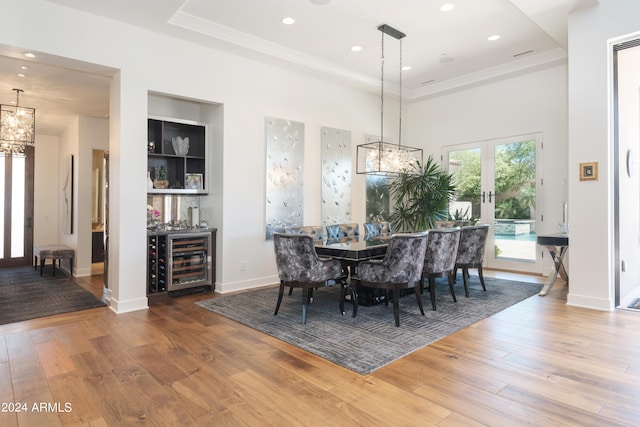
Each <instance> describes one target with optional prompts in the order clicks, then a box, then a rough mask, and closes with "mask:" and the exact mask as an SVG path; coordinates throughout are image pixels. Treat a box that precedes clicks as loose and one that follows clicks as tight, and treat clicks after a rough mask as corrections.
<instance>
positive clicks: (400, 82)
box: [398, 39, 402, 146]
mask: <svg viewBox="0 0 640 427" xmlns="http://www.w3.org/2000/svg"><path fill="white" fill-rule="evenodd" d="M399 85H400V89H399V96H400V99H399V101H398V103H399V104H400V123H399V126H398V146H400V145H402V39H400V79H399Z"/></svg>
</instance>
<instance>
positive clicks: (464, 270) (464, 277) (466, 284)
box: [462, 267, 469, 298]
mask: <svg viewBox="0 0 640 427" xmlns="http://www.w3.org/2000/svg"><path fill="white" fill-rule="evenodd" d="M462 281H463V282H464V294H465V296H466V297H467V298H469V269H468V268H467V267H463V268H462Z"/></svg>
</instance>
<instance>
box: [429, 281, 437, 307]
mask: <svg viewBox="0 0 640 427" xmlns="http://www.w3.org/2000/svg"><path fill="white" fill-rule="evenodd" d="M429 293H430V294H431V306H432V307H433V311H436V279H434V278H431V277H429Z"/></svg>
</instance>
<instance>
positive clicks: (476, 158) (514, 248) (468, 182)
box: [443, 135, 542, 273]
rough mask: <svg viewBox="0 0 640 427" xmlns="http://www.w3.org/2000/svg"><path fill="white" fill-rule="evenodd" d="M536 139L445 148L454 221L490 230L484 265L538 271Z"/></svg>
mask: <svg viewBox="0 0 640 427" xmlns="http://www.w3.org/2000/svg"><path fill="white" fill-rule="evenodd" d="M539 138H540V137H539V136H538V135H529V136H524V137H516V138H508V139H501V140H491V141H482V142H478V143H472V144H464V145H459V146H451V147H445V149H444V155H443V159H445V161H446V162H447V164H448V169H449V172H450V173H452V174H453V178H454V182H455V185H456V193H455V197H454V200H453V202H452V203H451V206H450V208H449V213H450V215H451V217H452V218H453V219H468V220H472V222H478V223H486V224H489V225H490V226H491V228H490V229H489V237H488V239H487V240H488V241H487V247H486V252H485V262H484V265H485V266H487V267H490V268H498V269H505V270H515V271H524V272H534V273H537V272H542V263H541V260H539V259H538V254H539V251H537V247H536V234H535V231H536V218H537V217H538V216H537V215H536V200H537V196H538V192H539V191H538V188H537V180H536V158H537V154H536V152H537V151H536V147H537V144H538V141H539Z"/></svg>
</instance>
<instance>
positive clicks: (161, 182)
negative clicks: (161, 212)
mask: <svg viewBox="0 0 640 427" xmlns="http://www.w3.org/2000/svg"><path fill="white" fill-rule="evenodd" d="M153 186H154V188H160V189H165V188H169V181H167V180H166V179H156V180H155V181H153Z"/></svg>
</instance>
